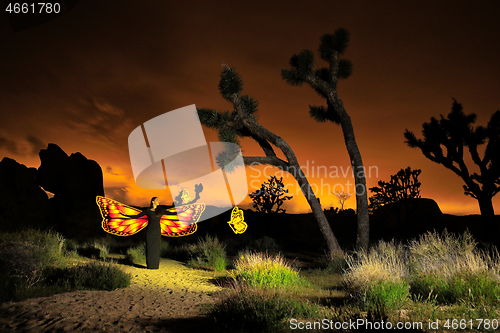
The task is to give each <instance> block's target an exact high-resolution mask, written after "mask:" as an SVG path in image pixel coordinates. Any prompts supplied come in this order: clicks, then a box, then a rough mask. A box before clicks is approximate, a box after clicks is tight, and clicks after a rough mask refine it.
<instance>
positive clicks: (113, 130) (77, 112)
mask: <svg viewBox="0 0 500 333" xmlns="http://www.w3.org/2000/svg"><path fill="white" fill-rule="evenodd" d="M66 117H67V119H68V121H69V125H70V127H71V128H73V129H77V130H78V131H79V132H80V133H82V134H84V135H85V140H86V141H94V142H99V143H103V144H106V145H107V146H117V145H118V146H123V142H126V138H127V136H128V134H129V133H130V131H131V129H132V122H131V120H130V119H129V118H128V117H126V116H125V112H124V111H123V110H122V109H120V108H119V107H116V106H114V105H112V104H111V103H109V102H108V101H107V100H104V99H99V98H88V99H86V100H82V101H81V102H80V104H79V105H78V107H77V108H74V109H72V110H70V112H68V113H66Z"/></svg>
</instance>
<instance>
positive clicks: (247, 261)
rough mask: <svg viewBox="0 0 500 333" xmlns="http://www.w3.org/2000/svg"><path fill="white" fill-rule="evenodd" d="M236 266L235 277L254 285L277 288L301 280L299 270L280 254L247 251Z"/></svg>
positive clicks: (237, 261)
mask: <svg viewBox="0 0 500 333" xmlns="http://www.w3.org/2000/svg"><path fill="white" fill-rule="evenodd" d="M234 266H235V269H234V271H233V272H232V274H233V277H234V278H235V279H236V280H238V281H243V282H245V283H247V284H248V285H250V286H253V287H266V288H275V287H280V286H290V285H294V284H297V283H300V282H301V280H300V277H299V273H298V271H296V270H295V269H294V268H293V267H292V266H291V265H290V263H288V262H287V261H286V260H285V258H284V257H283V255H280V254H278V255H275V256H271V255H268V254H264V253H245V254H243V255H241V256H240V257H239V258H238V259H237V260H236V262H235V265H234Z"/></svg>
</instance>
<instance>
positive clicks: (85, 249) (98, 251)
mask: <svg viewBox="0 0 500 333" xmlns="http://www.w3.org/2000/svg"><path fill="white" fill-rule="evenodd" d="M109 248H110V247H109V245H108V243H107V241H106V239H96V240H93V241H90V242H87V243H86V244H85V245H84V246H82V247H79V248H78V249H77V252H78V254H79V255H81V256H82V257H87V258H91V259H106V258H107V257H108V254H109Z"/></svg>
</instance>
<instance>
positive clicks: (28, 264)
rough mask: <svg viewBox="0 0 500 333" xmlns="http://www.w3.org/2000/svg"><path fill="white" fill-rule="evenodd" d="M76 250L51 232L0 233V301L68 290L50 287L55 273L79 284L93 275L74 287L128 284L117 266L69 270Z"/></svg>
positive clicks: (29, 230) (72, 244)
mask: <svg viewBox="0 0 500 333" xmlns="http://www.w3.org/2000/svg"><path fill="white" fill-rule="evenodd" d="M76 247H77V246H76V243H73V242H66V240H65V239H64V238H63V237H62V236H61V235H60V234H58V233H56V232H53V231H50V230H49V231H40V230H32V229H26V230H23V232H16V233H2V234H0V302H5V301H9V300H21V299H25V298H29V297H36V296H46V295H49V294H51V293H53V292H60V291H65V288H62V289H61V288H60V286H53V285H51V282H53V280H51V278H50V276H52V275H53V273H54V272H60V275H62V276H65V277H68V276H73V279H74V280H75V279H76V281H78V280H79V279H80V280H81V279H83V278H84V277H85V276H89V275H92V274H93V275H92V276H91V277H90V278H88V279H86V282H85V283H84V284H80V283H75V284H74V288H81V287H82V286H83V285H85V286H89V285H91V286H92V288H96V289H101V288H104V289H106V288H110V286H111V287H114V286H123V285H124V283H125V284H126V280H127V277H126V276H125V275H124V273H123V272H121V271H119V270H117V269H116V268H114V267H113V268H111V267H104V266H103V267H97V266H96V267H94V266H89V267H85V268H79V269H77V268H72V267H68V266H69V259H70V258H71V260H73V261H74V258H75V250H76ZM99 251H100V250H99ZM98 276H99V277H98ZM123 281H125V282H123ZM129 283H130V282H129ZM66 289H67V288H66ZM114 289H116V287H115V288H114Z"/></svg>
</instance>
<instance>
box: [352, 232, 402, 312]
mask: <svg viewBox="0 0 500 333" xmlns="http://www.w3.org/2000/svg"><path fill="white" fill-rule="evenodd" d="M405 262H406V253H405V251H404V249H403V247H402V246H401V245H396V244H394V243H385V242H383V241H381V242H379V243H378V245H377V246H376V247H374V248H372V249H370V251H369V252H368V253H367V252H364V251H360V252H357V253H355V254H354V255H350V256H348V258H347V264H348V267H349V268H348V270H347V272H346V274H345V276H344V285H345V287H346V290H347V291H348V292H349V293H350V294H351V296H352V297H353V298H354V299H355V300H356V301H357V302H359V303H360V304H361V306H363V307H366V308H372V307H374V306H378V307H388V308H396V307H399V306H401V305H402V304H404V303H405V302H406V301H407V300H408V299H409V289H410V286H409V284H408V281H407V278H406V277H407V275H408V273H407V268H406V265H405Z"/></svg>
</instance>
